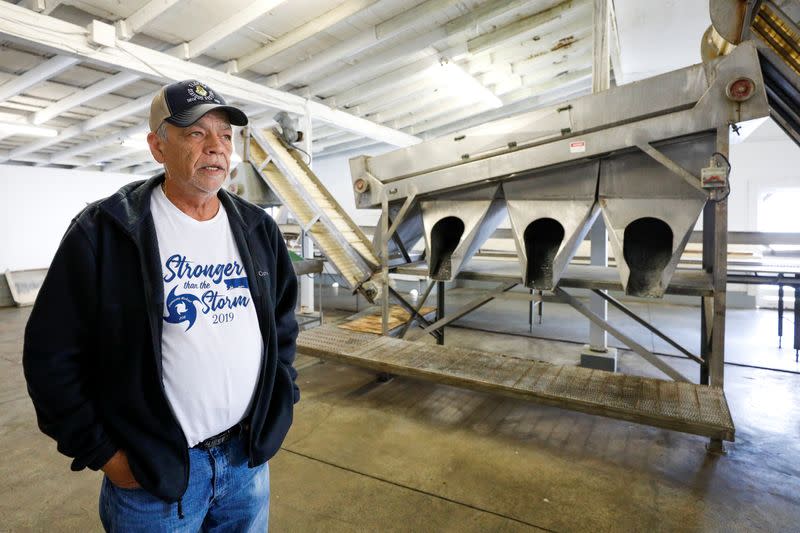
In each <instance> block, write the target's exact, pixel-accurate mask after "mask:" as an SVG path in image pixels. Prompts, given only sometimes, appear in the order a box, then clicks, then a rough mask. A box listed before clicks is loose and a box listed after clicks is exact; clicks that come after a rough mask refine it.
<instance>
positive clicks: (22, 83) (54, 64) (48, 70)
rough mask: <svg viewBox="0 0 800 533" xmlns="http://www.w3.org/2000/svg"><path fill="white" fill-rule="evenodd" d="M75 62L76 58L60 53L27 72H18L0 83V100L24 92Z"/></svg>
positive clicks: (76, 61) (2, 100)
mask: <svg viewBox="0 0 800 533" xmlns="http://www.w3.org/2000/svg"><path fill="white" fill-rule="evenodd" d="M76 63H78V59H77V58H74V57H67V56H62V55H57V56H55V57H52V58H50V59H48V60H47V61H45V62H44V63H41V64H39V65H37V66H35V67H34V68H32V69H30V70H29V71H28V72H26V73H24V74H20V75H19V76H17V77H15V78H14V79H12V80H9V81H7V82H6V83H4V84H3V85H0V102H4V101H5V100H8V99H9V98H12V97H14V96H16V95H18V94H20V93H22V92H24V91H25V90H26V89H29V88H30V87H33V86H34V85H36V84H37V83H40V82H42V81H44V80H46V79H48V78H52V77H53V76H56V75H57V74H58V73H60V72H63V71H64V70H66V69H68V68H69V67H71V66H72V65H75V64H76Z"/></svg>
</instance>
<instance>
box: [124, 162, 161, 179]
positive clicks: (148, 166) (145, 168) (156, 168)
mask: <svg viewBox="0 0 800 533" xmlns="http://www.w3.org/2000/svg"><path fill="white" fill-rule="evenodd" d="M163 168H164V167H163V165H162V164H161V163H156V162H155V161H153V162H151V163H142V164H141V165H139V166H138V167H134V168H132V169H131V171H130V172H131V174H140V175H143V176H144V175H151V174H154V173H156V172H160V171H161V170H162V169H163Z"/></svg>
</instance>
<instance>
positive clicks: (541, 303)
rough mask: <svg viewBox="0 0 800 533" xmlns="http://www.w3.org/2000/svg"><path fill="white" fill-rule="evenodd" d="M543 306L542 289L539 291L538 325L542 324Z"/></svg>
mask: <svg viewBox="0 0 800 533" xmlns="http://www.w3.org/2000/svg"><path fill="white" fill-rule="evenodd" d="M543 307H544V296H543V295H542V291H539V309H538V312H539V325H540V326H541V325H542V308H543Z"/></svg>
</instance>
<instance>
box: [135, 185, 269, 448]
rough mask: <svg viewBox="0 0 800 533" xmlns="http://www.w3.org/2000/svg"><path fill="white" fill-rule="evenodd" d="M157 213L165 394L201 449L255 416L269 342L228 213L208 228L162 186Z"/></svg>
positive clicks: (153, 202)
mask: <svg viewBox="0 0 800 533" xmlns="http://www.w3.org/2000/svg"><path fill="white" fill-rule="evenodd" d="M150 209H151V211H152V213H153V221H154V222H155V227H156V235H157V237H158V249H159V254H160V256H161V270H162V273H163V278H162V279H163V282H164V313H163V317H164V324H163V326H164V327H163V334H162V337H161V351H162V364H163V369H164V389H165V390H166V393H167V399H168V400H169V402H170V404H171V405H172V408H173V410H174V411H175V415H176V416H177V418H178V422H179V423H180V425H181V427H182V428H183V431H184V433H185V434H186V440H187V441H188V442H187V444H188V445H189V446H194V445H195V444H197V443H198V442H201V441H203V440H205V439H207V438H208V437H212V436H214V435H216V434H218V433H220V432H222V431H224V430H226V429H228V428H229V427H231V426H233V425H234V424H236V423H237V422H239V421H240V420H242V418H243V417H244V416H245V415H246V414H247V412H248V409H249V407H250V403H251V402H252V399H253V393H254V391H255V387H256V382H257V380H258V374H259V370H260V366H261V352H262V349H263V340H262V338H261V333H260V330H259V327H258V318H257V316H256V311H255V305H254V303H253V301H252V297H251V295H250V288H249V285H248V280H247V273H246V272H245V270H244V265H243V264H242V260H241V257H240V256H239V251H238V249H237V248H236V243H235V241H234V240H233V234H232V233H231V229H230V226H229V224H228V215H227V213H226V212H225V208H224V207H223V206H222V205H220V208H219V212H218V213H217V214H216V215H215V216H214V218H212V219H211V220H206V221H202V222H201V221H199V220H195V219H193V218H192V217H190V216H189V215H187V214H186V213H184V212H183V211H181V210H180V209H178V208H177V207H176V206H175V205H174V204H173V203H172V202H170V201H169V199H167V197H166V196H165V195H164V191H162V190H161V187H157V188H156V189H155V190H154V191H153V194H152V196H151V198H150Z"/></svg>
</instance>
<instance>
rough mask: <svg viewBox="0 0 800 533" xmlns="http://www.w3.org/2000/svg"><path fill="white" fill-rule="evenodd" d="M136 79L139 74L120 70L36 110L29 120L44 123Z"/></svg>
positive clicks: (37, 123)
mask: <svg viewBox="0 0 800 533" xmlns="http://www.w3.org/2000/svg"><path fill="white" fill-rule="evenodd" d="M138 79H139V76H137V75H136V74H131V73H129V72H120V73H119V74H115V75H114V76H111V77H110V78H105V79H103V80H101V81H98V82H97V83H95V84H93V85H90V86H89V87H86V88H85V89H83V90H80V91H78V92H76V93H73V94H71V95H69V96H67V97H66V98H62V99H61V100H59V101H58V102H55V103H53V104H51V105H49V106H47V107H45V108H44V109H42V110H41V111H37V112H36V113H34V114H33V120H31V122H32V123H33V124H35V125H37V126H38V125H39V124H44V123H45V122H47V121H48V120H50V119H51V118H53V117H56V116H58V115H60V114H61V113H63V112H65V111H68V110H70V109H72V108H74V107H78V106H79V105H81V104H84V103H86V102H88V101H89V100H92V99H93V98H97V97H98V96H102V95H104V94H107V93H110V92H112V91H115V90H117V89H119V88H120V87H124V86H125V85H128V84H129V83H132V82H134V81H136V80H138Z"/></svg>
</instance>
